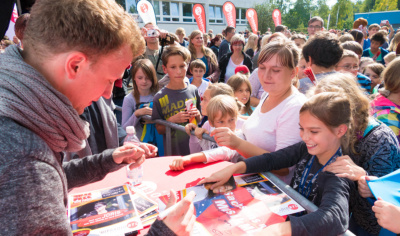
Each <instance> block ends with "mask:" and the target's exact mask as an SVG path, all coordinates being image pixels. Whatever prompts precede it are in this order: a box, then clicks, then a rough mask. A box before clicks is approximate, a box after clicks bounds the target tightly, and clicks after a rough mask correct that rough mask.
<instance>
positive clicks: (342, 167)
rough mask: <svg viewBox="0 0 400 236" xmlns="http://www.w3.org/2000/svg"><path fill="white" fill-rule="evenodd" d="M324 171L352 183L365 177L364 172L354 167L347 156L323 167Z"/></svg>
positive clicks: (360, 168)
mask: <svg viewBox="0 0 400 236" xmlns="http://www.w3.org/2000/svg"><path fill="white" fill-rule="evenodd" d="M324 171H329V172H332V173H334V174H336V176H338V177H342V178H348V179H350V180H352V181H357V180H359V179H360V177H361V176H364V175H366V172H365V170H364V169H363V168H362V167H359V166H358V165H356V164H355V163H354V162H353V160H351V158H350V157H349V156H347V155H345V156H341V157H338V158H337V159H336V161H335V162H333V163H331V164H330V165H328V166H327V167H325V168H324Z"/></svg>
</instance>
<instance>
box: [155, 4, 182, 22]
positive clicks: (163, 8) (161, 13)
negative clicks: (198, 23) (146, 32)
mask: <svg viewBox="0 0 400 236" xmlns="http://www.w3.org/2000/svg"><path fill="white" fill-rule="evenodd" d="M153 7H154V13H155V15H156V20H157V22H158V21H160V22H170V21H172V22H179V3H177V2H164V1H153Z"/></svg>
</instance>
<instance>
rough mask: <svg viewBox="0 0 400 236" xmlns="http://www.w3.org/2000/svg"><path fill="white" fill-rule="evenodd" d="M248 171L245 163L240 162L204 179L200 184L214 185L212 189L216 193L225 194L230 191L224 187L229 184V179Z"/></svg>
mask: <svg viewBox="0 0 400 236" xmlns="http://www.w3.org/2000/svg"><path fill="white" fill-rule="evenodd" d="M245 171H246V164H245V163H244V162H242V161H241V162H238V163H236V164H234V165H230V166H228V167H225V168H224V169H222V170H220V171H218V172H215V173H214V174H212V175H211V176H210V177H207V178H205V179H202V180H201V181H200V182H199V183H198V184H206V183H213V184H212V185H211V187H210V189H211V190H213V192H214V193H224V192H226V191H229V189H226V188H225V186H223V185H224V184H225V183H226V182H228V180H229V178H230V177H231V176H232V175H233V174H240V173H244V172H245Z"/></svg>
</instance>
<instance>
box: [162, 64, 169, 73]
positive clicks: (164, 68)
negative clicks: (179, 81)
mask: <svg viewBox="0 0 400 236" xmlns="http://www.w3.org/2000/svg"><path fill="white" fill-rule="evenodd" d="M162 69H163V71H164V74H168V72H167V67H166V66H164V65H162Z"/></svg>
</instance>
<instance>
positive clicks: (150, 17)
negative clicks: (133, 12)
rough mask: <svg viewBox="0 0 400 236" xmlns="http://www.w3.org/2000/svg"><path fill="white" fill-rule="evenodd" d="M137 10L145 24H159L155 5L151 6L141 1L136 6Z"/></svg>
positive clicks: (144, 0)
mask: <svg viewBox="0 0 400 236" xmlns="http://www.w3.org/2000/svg"><path fill="white" fill-rule="evenodd" d="M136 9H137V11H138V13H139V16H140V17H141V18H142V20H143V22H144V24H147V23H150V22H152V23H154V24H156V23H157V21H156V16H155V14H154V8H153V5H151V3H150V2H149V1H146V0H140V1H139V2H138V3H137V5H136Z"/></svg>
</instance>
